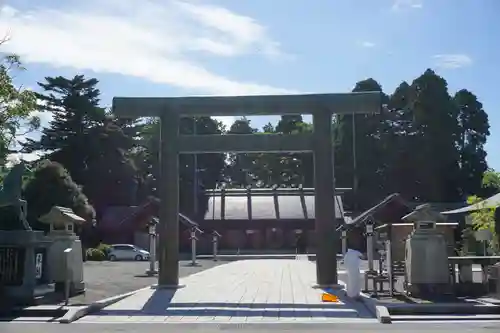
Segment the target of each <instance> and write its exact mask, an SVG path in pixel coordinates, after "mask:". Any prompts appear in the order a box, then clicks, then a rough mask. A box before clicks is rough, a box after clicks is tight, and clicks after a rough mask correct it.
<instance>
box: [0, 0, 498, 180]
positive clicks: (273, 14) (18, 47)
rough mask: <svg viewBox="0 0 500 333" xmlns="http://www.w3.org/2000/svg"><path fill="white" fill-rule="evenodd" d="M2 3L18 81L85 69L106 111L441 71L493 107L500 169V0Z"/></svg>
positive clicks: (332, 88) (390, 84) (388, 82)
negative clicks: (144, 102)
mask: <svg viewBox="0 0 500 333" xmlns="http://www.w3.org/2000/svg"><path fill="white" fill-rule="evenodd" d="M0 8H1V10H0V32H9V34H10V36H11V40H10V42H9V43H8V44H6V45H4V46H2V51H7V52H15V53H18V54H19V55H21V56H22V58H23V60H24V62H25V65H26V67H27V68H28V71H27V72H25V73H22V74H18V76H17V78H16V80H17V81H16V82H17V83H19V84H23V85H24V86H28V87H35V86H36V82H37V81H39V80H41V79H42V78H43V77H44V76H55V75H64V76H73V75H75V74H77V73H85V74H86V75H88V76H93V77H97V78H98V79H99V80H100V81H101V84H100V89H101V91H102V92H103V102H104V103H105V104H110V102H111V98H112V97H113V96H181V95H218V94H220V95H241V94H259V93H262V94H276V93H296V92H347V91H349V90H351V89H352V87H353V86H354V84H355V83H356V82H357V81H359V80H362V79H365V78H368V77H373V78H375V79H376V80H378V81H379V82H380V83H381V84H382V86H383V87H384V90H385V91H386V92H387V93H391V92H392V91H393V90H394V88H395V87H396V86H397V85H398V84H399V83H400V82H401V81H403V80H408V81H411V80H413V79H414V78H415V77H417V76H418V75H419V74H421V73H422V72H423V71H424V70H425V69H426V68H433V69H435V70H436V71H437V72H438V74H440V75H442V76H444V77H445V78H446V79H447V81H448V84H449V89H450V93H453V92H455V91H456V90H458V89H461V88H467V89H469V90H471V91H473V92H474V93H475V94H476V95H477V96H478V98H479V100H480V101H481V102H482V103H483V104H484V108H485V110H486V111H487V112H488V115H489V117H490V124H491V133H492V134H491V136H490V138H489V141H488V145H487V150H488V161H489V163H490V166H492V167H494V168H496V169H499V170H500V156H498V154H496V152H495V149H494V147H495V146H498V143H499V142H500V134H498V129H499V128H500V116H499V115H498V112H497V109H498V108H499V107H500V96H499V95H498V94H495V92H496V91H495V90H498V88H497V87H496V86H495V83H494V82H497V81H496V79H497V76H498V75H499V74H500V62H499V61H498V59H500V48H499V45H500V43H498V41H500V21H498V20H497V17H498V13H500V1H495V0H433V1H430V0H309V1H308V0H238V1H236V0H212V1H209V0H207V1H204V0H197V1H187V0H186V1H180V0H179V1H173V0H158V1H146V0H142V1H139V0H128V1H124V0H121V1H120V0H88V1H76V0H36V1H35V0H7V1H3V2H2V5H0ZM43 118H44V120H45V121H47V120H48V119H47V115H43ZM269 120H270V119H269V118H265V119H252V124H253V125H254V126H256V127H261V126H262V125H264V124H265V123H267V122H268V121H269ZM271 120H274V121H275V120H276V118H273V119H271ZM230 121H231V119H225V122H227V123H230Z"/></svg>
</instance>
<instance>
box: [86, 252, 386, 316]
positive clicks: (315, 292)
mask: <svg viewBox="0 0 500 333" xmlns="http://www.w3.org/2000/svg"><path fill="white" fill-rule="evenodd" d="M315 281H316V269H315V265H314V264H313V263H311V262H310V261H308V260H307V259H306V260H285V259H281V260H280V259H269V260H242V261H235V262H231V263H228V264H226V265H222V266H217V267H214V268H212V269H209V270H206V271H203V272H200V273H196V274H194V275H191V276H188V277H185V278H183V279H181V283H182V284H185V287H184V288H181V289H178V290H165V289H145V290H142V291H139V292H137V293H136V294H134V295H132V296H130V297H127V298H125V299H123V300H121V301H119V302H117V303H115V304H112V305H110V306H108V307H107V308H105V309H103V310H102V311H100V312H99V313H95V314H93V315H89V316H86V317H83V318H82V319H80V320H79V321H78V322H80V323H85V322H87V323H92V322H93V323H97V322H99V323H106V322H113V323H120V322H128V323H130V322H169V323H182V322H184V323H197V322H200V323H201V322H203V323H232V322H235V323H240V322H243V323H263V322H269V323H273V322H280V323H282V322H291V323H300V322H332V323H335V322H337V323H338V322H343V323H347V322H357V323H376V322H377V320H376V319H374V315H373V313H371V312H370V311H369V310H368V308H367V307H366V306H365V304H364V303H363V302H360V301H353V300H350V299H348V298H346V297H345V296H343V291H340V292H338V294H339V296H340V298H341V301H340V302H338V303H323V302H322V301H321V294H322V292H323V291H322V290H319V289H314V288H312V286H313V285H314V284H315Z"/></svg>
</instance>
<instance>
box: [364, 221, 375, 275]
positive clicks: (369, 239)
mask: <svg viewBox="0 0 500 333" xmlns="http://www.w3.org/2000/svg"><path fill="white" fill-rule="evenodd" d="M374 224H375V221H374V220H373V217H371V216H369V217H368V219H367V220H366V222H365V228H366V254H367V257H368V270H369V271H370V272H371V271H373V234H374V229H373V226H374Z"/></svg>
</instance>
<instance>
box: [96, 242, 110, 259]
mask: <svg viewBox="0 0 500 333" xmlns="http://www.w3.org/2000/svg"><path fill="white" fill-rule="evenodd" d="M96 249H97V250H100V251H102V252H103V253H104V254H105V255H106V256H108V254H109V251H110V250H111V245H108V244H103V243H101V244H99V245H98V246H97V247H96Z"/></svg>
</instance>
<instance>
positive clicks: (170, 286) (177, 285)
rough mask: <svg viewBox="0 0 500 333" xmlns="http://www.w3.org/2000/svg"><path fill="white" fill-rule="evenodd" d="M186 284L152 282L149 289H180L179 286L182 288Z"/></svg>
mask: <svg viewBox="0 0 500 333" xmlns="http://www.w3.org/2000/svg"><path fill="white" fill-rule="evenodd" d="M185 286H186V285H184V284H162V285H159V284H154V285H152V286H151V289H158V290H161V289H181V288H184V287H185Z"/></svg>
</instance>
